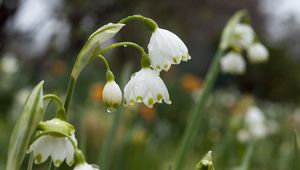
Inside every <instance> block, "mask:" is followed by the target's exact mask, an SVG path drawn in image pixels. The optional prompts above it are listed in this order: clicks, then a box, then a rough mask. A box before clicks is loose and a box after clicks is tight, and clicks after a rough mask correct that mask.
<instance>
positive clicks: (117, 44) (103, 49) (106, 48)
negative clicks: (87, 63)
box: [92, 41, 145, 58]
mask: <svg viewBox="0 0 300 170" xmlns="http://www.w3.org/2000/svg"><path fill="white" fill-rule="evenodd" d="M122 46H123V47H127V46H131V47H134V48H136V49H137V50H139V51H140V53H141V54H145V50H144V48H143V47H141V46H139V45H138V44H136V43H133V42H128V41H125V42H118V43H113V44H111V45H109V46H107V47H105V48H102V49H101V50H99V51H98V52H96V53H95V54H94V57H96V56H98V55H99V54H103V53H105V52H106V51H108V50H111V49H113V48H117V47H122ZM94 57H92V58H94Z"/></svg>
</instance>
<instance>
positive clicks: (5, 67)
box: [0, 54, 19, 74]
mask: <svg viewBox="0 0 300 170" xmlns="http://www.w3.org/2000/svg"><path fill="white" fill-rule="evenodd" d="M0 64H1V65H0V67H1V69H2V71H3V72H4V73H6V74H14V73H16V72H17V71H18V69H19V64H18V60H17V59H16V57H15V56H14V55H13V54H7V55H5V56H4V57H3V58H2V59H1V63H0Z"/></svg>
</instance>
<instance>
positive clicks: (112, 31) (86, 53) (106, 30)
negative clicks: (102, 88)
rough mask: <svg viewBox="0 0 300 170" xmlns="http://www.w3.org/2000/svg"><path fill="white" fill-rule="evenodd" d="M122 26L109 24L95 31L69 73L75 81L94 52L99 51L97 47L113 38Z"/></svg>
mask: <svg viewBox="0 0 300 170" xmlns="http://www.w3.org/2000/svg"><path fill="white" fill-rule="evenodd" d="M124 25H125V24H120V23H117V24H114V23H109V24H107V25H104V26H102V27H101V28H99V29H98V30H97V31H95V32H94V33H93V34H92V35H91V36H90V37H89V39H88V40H87V42H86V43H85V45H84V46H83V48H82V49H81V51H80V52H79V54H78V56H77V59H76V62H75V65H74V68H73V70H72V73H71V75H72V77H74V78H75V79H77V77H78V75H79V74H80V72H81V71H82V70H83V68H84V67H85V66H86V65H87V64H88V63H89V62H90V60H91V58H92V57H93V55H94V53H95V52H96V50H97V49H99V46H100V45H101V44H102V43H103V42H105V41H107V40H109V39H111V38H112V37H114V36H115V35H116V34H117V33H118V32H119V31H120V29H121V28H122V27H123V26H124Z"/></svg>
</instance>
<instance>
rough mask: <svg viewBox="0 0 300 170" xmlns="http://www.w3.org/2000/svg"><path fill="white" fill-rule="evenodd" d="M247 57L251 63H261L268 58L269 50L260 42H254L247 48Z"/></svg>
mask: <svg viewBox="0 0 300 170" xmlns="http://www.w3.org/2000/svg"><path fill="white" fill-rule="evenodd" d="M247 53H248V58H249V61H250V62H251V63H262V62H265V61H267V60H268V58H269V52H268V50H267V48H266V47H265V46H264V45H262V44H261V43H254V44H252V45H250V47H249V48H248V49H247Z"/></svg>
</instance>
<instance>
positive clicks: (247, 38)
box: [231, 23, 254, 48]
mask: <svg viewBox="0 0 300 170" xmlns="http://www.w3.org/2000/svg"><path fill="white" fill-rule="evenodd" d="M253 40H254V31H253V29H252V28H251V26H250V25H248V24H242V23H239V24H237V25H236V26H235V27H234V28H233V32H232V37H231V45H232V46H238V47H241V48H247V47H249V46H250V45H251V44H252V43H253Z"/></svg>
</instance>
